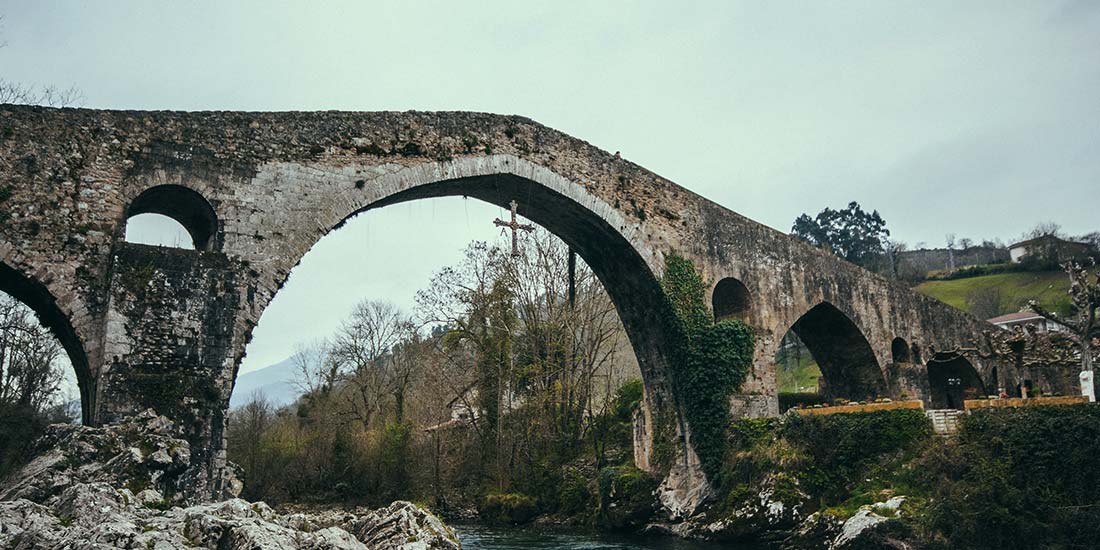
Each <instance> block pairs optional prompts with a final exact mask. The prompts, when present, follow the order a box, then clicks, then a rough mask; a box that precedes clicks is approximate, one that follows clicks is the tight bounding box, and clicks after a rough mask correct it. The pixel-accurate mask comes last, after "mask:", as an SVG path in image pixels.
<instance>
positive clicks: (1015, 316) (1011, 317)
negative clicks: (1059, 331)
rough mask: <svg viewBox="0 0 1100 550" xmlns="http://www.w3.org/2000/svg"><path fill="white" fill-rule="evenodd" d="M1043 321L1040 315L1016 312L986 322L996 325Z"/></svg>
mask: <svg viewBox="0 0 1100 550" xmlns="http://www.w3.org/2000/svg"><path fill="white" fill-rule="evenodd" d="M1043 319H1044V317H1043V316H1042V315H1039V314H1038V313H1035V312H1034V311H1017V312H1016V313H1007V314H1005V315H999V316H997V317H994V318H992V319H986V321H987V322H989V323H993V324H994V325H996V324H998V323H1019V322H1020V321H1041V320H1043Z"/></svg>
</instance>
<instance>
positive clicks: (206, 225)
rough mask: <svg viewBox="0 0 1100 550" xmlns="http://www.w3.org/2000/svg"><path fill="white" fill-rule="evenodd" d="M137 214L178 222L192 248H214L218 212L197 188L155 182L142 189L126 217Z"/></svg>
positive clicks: (131, 204) (131, 203)
mask: <svg viewBox="0 0 1100 550" xmlns="http://www.w3.org/2000/svg"><path fill="white" fill-rule="evenodd" d="M140 214H160V215H162V216H167V217H169V218H172V219H173V220H175V221H177V222H179V224H180V225H182V226H183V228H184V229H186V230H187V233H188V234H189V235H191V240H192V242H193V243H194V245H195V250H213V249H214V248H215V244H216V240H217V239H216V236H217V234H218V215H217V213H215V212H214V208H213V207H212V206H210V203H209V202H208V201H207V200H206V198H204V197H203V196H202V195H201V194H199V193H198V192H197V191H194V190H192V189H190V188H188V187H184V186H182V185H157V186H155V187H150V188H148V189H146V190H145V191H142V192H141V194H140V195H138V196H137V197H136V198H134V200H133V201H132V202H130V207H129V208H128V209H127V210H126V219H127V220H129V219H130V218H132V217H134V216H137V215H140Z"/></svg>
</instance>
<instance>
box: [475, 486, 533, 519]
mask: <svg viewBox="0 0 1100 550" xmlns="http://www.w3.org/2000/svg"><path fill="white" fill-rule="evenodd" d="M538 513H539V508H538V505H537V504H536V503H535V499H533V498H531V497H529V496H527V495H522V494H518V493H497V494H491V495H486V496H485V498H484V499H482V501H481V506H479V507H478V516H479V517H480V518H481V520H482V521H484V522H486V523H490V524H501V525H519V524H522V523H527V522H529V521H531V520H532V519H534V518H535V516H537V515H538Z"/></svg>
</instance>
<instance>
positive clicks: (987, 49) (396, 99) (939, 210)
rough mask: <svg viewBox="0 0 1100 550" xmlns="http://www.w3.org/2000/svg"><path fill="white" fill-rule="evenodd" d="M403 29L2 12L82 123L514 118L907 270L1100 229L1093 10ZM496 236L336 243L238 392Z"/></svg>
mask: <svg viewBox="0 0 1100 550" xmlns="http://www.w3.org/2000/svg"><path fill="white" fill-rule="evenodd" d="M409 4H410V5H401V6H389V7H387V8H385V9H382V8H371V7H368V6H366V5H364V4H360V3H354V2H336V3H326V4H324V7H323V8H321V7H318V6H317V5H315V4H307V3H304V2H303V3H269V2H262V3H261V2H239V3H217V2H193V3H187V4H169V3H161V2H112V3H97V2H80V1H68V2H50V3H42V2H31V1H13V0H0V16H2V17H3V20H2V26H0V41H2V42H4V43H6V46H5V47H3V48H0V67H3V69H2V71H0V77H2V78H4V79H5V80H8V81H11V82H19V83H24V84H28V85H39V86H44V85H59V86H62V87H65V86H69V85H73V86H76V87H77V88H79V89H80V90H81V91H82V93H83V95H84V101H83V105H84V106H86V107H90V108H109V109H176V110H211V109H213V110H222V109H224V110H250V111H268V110H329V109H335V110H355V111H377V110H470V111H487V112H495V113H501V114H518V115H522V116H526V117H529V118H532V119H534V120H536V121H538V122H540V123H542V124H545V125H547V126H550V127H553V128H556V129H558V130H561V131H563V132H566V133H568V134H570V135H573V136H575V137H578V138H580V139H583V140H586V141H589V142H590V143H593V144H594V145H596V146H598V147H600V148H602V149H605V150H607V151H611V152H615V151H621V153H622V156H623V157H625V158H627V159H629V160H631V161H632V162H635V163H637V164H639V165H641V166H643V167H645V168H647V169H649V170H652V171H653V172H655V173H658V174H660V175H662V176H664V177H667V178H668V179H670V180H672V181H675V182H676V183H678V184H679V185H682V186H684V187H686V188H688V189H690V190H692V191H694V192H696V193H699V194H700V195H703V196H704V197H707V198H709V199H710V200H713V201H715V202H718V203H720V204H722V205H724V206H726V207H727V208H730V209H731V210H734V211H736V212H738V213H740V214H743V215H745V216H748V217H749V218H752V219H754V220H757V221H759V222H761V223H764V224H766V225H769V226H771V227H774V228H776V229H778V230H781V231H789V229H790V225H791V222H792V221H793V220H794V219H795V217H797V216H798V215H799V214H802V213H809V214H811V215H813V214H815V213H816V212H818V211H820V210H821V209H822V208H824V207H826V206H829V207H833V208H837V207H842V206H844V205H846V204H847V203H848V202H850V201H858V202H859V203H860V204H861V205H862V206H863V207H864V208H866V209H868V210H871V209H874V210H878V211H879V212H880V213H881V214H882V216H883V217H884V218H885V219H886V221H887V225H888V228H889V229H890V230H891V232H892V237H893V238H895V239H898V240H901V241H904V242H907V243H909V244H910V245H917V244H919V243H925V244H926V245H927V246H929V247H936V246H943V243H944V239H945V235H947V234H949V233H950V234H955V235H957V236H958V237H959V238H962V237H968V238H971V239H974V240H976V241H980V240H982V239H997V238H999V239H1002V240H1004V241H1011V240H1012V239H1014V238H1016V237H1018V236H1019V235H1021V234H1022V233H1023V232H1025V231H1027V230H1028V229H1030V228H1031V227H1033V226H1034V225H1036V224H1037V223H1039V222H1045V221H1054V222H1056V223H1059V224H1060V225H1061V226H1062V227H1063V229H1064V230H1065V231H1066V232H1067V233H1068V234H1071V235H1080V234H1084V233H1088V232H1091V231H1096V230H1098V229H1100V223H1098V222H1097V218H1096V208H1097V205H1098V204H1100V200H1098V199H1100V192H1098V191H1097V189H1098V188H1100V163H1098V162H1097V157H1098V154H1097V153H1098V152H1100V123H1098V122H1097V121H1098V120H1100V101H1096V98H1097V97H1100V63H1098V62H1097V61H1096V52H1097V51H1100V4H1098V3H1094V2H1087V1H1067V2H1056V3H1043V2H1034V3H1015V4H1012V5H1005V4H1003V3H993V2H972V3H965V4H957V3H948V2H933V3H929V2H904V3H902V2H899V3H893V2H892V3H889V4H887V3H880V2H843V3H828V4H825V3H822V4H808V5H807V4H796V3H771V2H770V3H742V2H718V1H716V2H701V3H694V4H689V5H675V6H673V5H666V4H660V3H639V4H627V3H601V4H596V5H592V4H584V3H554V4H553V5H552V6H551V5H537V6H532V5H527V4H513V3H507V2H494V3H483V4H480V5H479V6H477V7H469V6H460V5H458V4H457V3H443V2H425V3H409ZM475 204H476V206H475ZM497 215H499V209H498V208H496V207H495V206H488V205H484V204H482V203H475V202H474V201H462V200H461V199H453V200H447V201H438V202H424V201H418V202H416V203H410V204H407V205H396V206H394V207H387V208H385V209H382V210H379V211H372V212H368V213H367V214H365V215H364V216H361V217H360V218H361V219H360V218H357V219H356V220H354V221H353V223H351V224H349V225H348V227H345V228H344V229H342V230H341V231H337V232H334V233H333V234H332V235H331V236H330V237H328V238H326V239H325V240H323V241H322V242H321V243H320V244H319V245H318V247H316V248H315V249H314V250H313V251H311V252H310V255H309V256H307V260H308V261H303V264H302V265H301V266H300V267H299V268H297V269H296V270H295V271H294V273H293V274H292V275H291V281H290V283H289V284H288V285H287V288H285V289H284V290H283V291H282V292H281V293H280V294H279V296H277V297H276V302H275V303H273V304H272V306H271V309H269V310H268V312H267V313H266V314H265V316H264V317H263V319H262V321H261V324H260V327H259V328H258V329H257V331H256V339H255V340H254V341H253V343H252V345H250V346H249V357H248V358H247V359H246V360H245V368H244V370H251V369H254V368H258V367H262V366H265V365H266V364H270V363H273V362H276V361H278V360H280V359H282V358H283V357H285V356H286V355H287V354H284V353H283V351H285V349H284V344H287V340H288V338H289V335H292V334H297V335H303V334H304V333H308V332H310V331H313V330H314V329H316V330H318V331H320V330H321V329H325V330H328V329H329V328H331V326H332V323H333V322H334V321H331V320H326V319H329V318H331V317H334V316H335V317H337V318H339V317H342V315H340V316H337V313H338V312H339V310H340V308H341V307H342V304H343V303H344V302H346V301H347V297H348V296H358V297H375V298H389V299H391V300H393V301H395V302H397V303H399V304H403V305H404V304H408V303H409V302H410V301H411V299H412V298H411V295H412V293H413V292H415V289H416V288H419V287H422V286H423V285H424V284H425V283H426V277H427V276H429V275H430V273H431V272H432V271H434V270H436V269H438V268H439V267H441V266H443V265H447V264H449V263H453V262H454V261H456V259H457V258H458V255H459V254H460V253H461V248H462V245H463V243H464V242H468V241H469V240H472V239H486V238H493V237H494V236H495V235H496V234H497V230H496V228H494V227H492V225H491V220H492V218H493V217H495V216H497ZM425 220H431V221H425ZM412 223H415V224H417V227H418V230H417V231H415V232H414V231H409V230H408V227H409V225H410V224H412ZM424 224H427V225H424ZM427 227H430V230H427V229H424V228H427ZM456 228H457V229H456ZM429 236H431V237H434V238H428V237H429ZM410 250H415V251H416V253H415V254H410V253H409V252H408V251H410ZM394 258H400V259H401V262H395V261H393V260H394ZM314 263H315V264H316V266H315V267H312V266H313V264H314ZM325 277H329V278H325ZM368 278H369V279H370V281H367V280H366V279H368ZM299 281H305V282H301V283H300V282H299ZM298 284H301V285H303V290H300V291H299V290H295V288H296V285H298ZM326 316H327V317H326ZM295 331H297V332H295ZM305 336H307V337H306V338H303V340H309V339H311V337H308V336H309V335H308V334H305ZM264 342H268V343H266V344H265V343H264ZM280 354H282V357H277V356H278V355H280Z"/></svg>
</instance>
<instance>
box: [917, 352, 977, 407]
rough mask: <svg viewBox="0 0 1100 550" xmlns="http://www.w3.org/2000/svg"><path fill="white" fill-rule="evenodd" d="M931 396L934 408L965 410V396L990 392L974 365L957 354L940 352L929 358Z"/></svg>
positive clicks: (969, 396) (931, 404)
mask: <svg viewBox="0 0 1100 550" xmlns="http://www.w3.org/2000/svg"><path fill="white" fill-rule="evenodd" d="M928 385H929V389H930V390H931V391H930V393H929V396H928V400H929V401H930V406H931V407H932V408H933V409H962V408H963V401H964V400H965V399H973V398H975V397H980V396H984V395H986V394H987V392H986V390H985V384H984V383H983V382H982V378H981V376H979V375H978V371H977V369H975V368H974V365H972V364H971V363H970V361H969V360H967V358H966V357H963V356H962V355H960V354H957V353H942V352H941V353H937V354H936V355H934V356H932V358H931V359H929V361H928Z"/></svg>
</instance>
